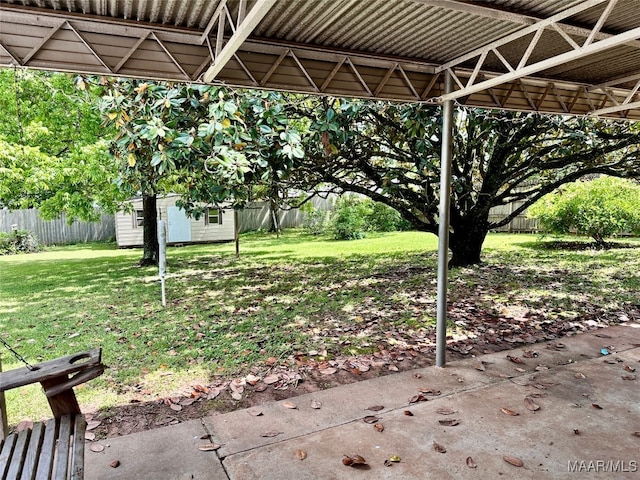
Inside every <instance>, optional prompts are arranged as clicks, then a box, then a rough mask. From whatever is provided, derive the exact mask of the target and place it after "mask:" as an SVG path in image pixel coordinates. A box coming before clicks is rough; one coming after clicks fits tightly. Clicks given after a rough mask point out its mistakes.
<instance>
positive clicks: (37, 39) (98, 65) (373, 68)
mask: <svg viewBox="0 0 640 480" xmlns="http://www.w3.org/2000/svg"><path fill="white" fill-rule="evenodd" d="M638 38H640V8H638V1H637V0H617V1H616V0H580V1H576V0H480V1H473V2H472V1H468V0H369V1H362V0H190V1H189V0H187V1H177V0H0V66H12V65H13V66H23V67H30V68H40V69H51V70H59V71H78V72H84V73H93V74H105V75H121V76H130V77H139V78H151V79H163V80H175V81H191V82H193V81H205V82H218V83H225V84H228V85H234V86H246V87H254V88H272V89H283V90H289V91H296V92H309V93H319V94H333V95H346V96H355V97H365V98H366V97H369V98H381V99H391V100H400V101H427V102H436V101H441V100H443V98H444V99H446V98H455V99H456V100H457V101H458V102H460V103H466V104H469V105H475V106H488V107H497V108H506V109H518V110H528V111H544V112H558V113H572V114H581V115H584V114H601V115H611V116H615V117H620V116H622V117H627V118H634V119H636V118H640V102H639V99H638V97H637V90H638V87H639V86H640V84H639V83H638V81H639V80H640V41H639V40H638ZM446 71H449V72H451V73H452V74H453V75H454V76H455V87H456V91H455V92H453V93H451V94H449V95H448V96H444V97H443V86H442V85H443V76H444V75H443V72H446Z"/></svg>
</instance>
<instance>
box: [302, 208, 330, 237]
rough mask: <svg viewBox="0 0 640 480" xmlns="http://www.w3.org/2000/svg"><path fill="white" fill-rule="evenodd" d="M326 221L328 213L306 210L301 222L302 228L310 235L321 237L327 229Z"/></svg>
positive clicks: (314, 209)
mask: <svg viewBox="0 0 640 480" xmlns="http://www.w3.org/2000/svg"><path fill="white" fill-rule="evenodd" d="M327 221H328V212H327V211H326V210H318V209H316V208H312V209H308V210H307V211H306V212H305V216H304V220H303V221H302V228H304V229H305V230H306V231H307V232H309V233H310V234H312V235H322V234H323V233H324V232H325V229H326V227H327Z"/></svg>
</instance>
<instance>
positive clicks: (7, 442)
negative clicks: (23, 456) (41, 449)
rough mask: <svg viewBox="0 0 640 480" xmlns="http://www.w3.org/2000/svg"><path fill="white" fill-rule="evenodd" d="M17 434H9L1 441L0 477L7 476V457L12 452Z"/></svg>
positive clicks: (9, 456)
mask: <svg viewBox="0 0 640 480" xmlns="http://www.w3.org/2000/svg"><path fill="white" fill-rule="evenodd" d="M17 439H18V437H17V435H9V436H8V437H7V438H5V439H4V442H2V450H0V479H2V480H4V479H5V478H7V472H8V471H9V459H10V458H11V454H13V449H14V447H15V446H16V440H17Z"/></svg>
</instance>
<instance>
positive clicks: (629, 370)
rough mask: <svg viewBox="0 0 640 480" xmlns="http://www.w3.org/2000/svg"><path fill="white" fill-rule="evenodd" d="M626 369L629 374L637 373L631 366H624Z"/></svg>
mask: <svg viewBox="0 0 640 480" xmlns="http://www.w3.org/2000/svg"><path fill="white" fill-rule="evenodd" d="M624 369H625V370H626V371H627V372H631V373H633V372H635V371H636V369H635V368H633V367H630V366H629V365H625V366H624Z"/></svg>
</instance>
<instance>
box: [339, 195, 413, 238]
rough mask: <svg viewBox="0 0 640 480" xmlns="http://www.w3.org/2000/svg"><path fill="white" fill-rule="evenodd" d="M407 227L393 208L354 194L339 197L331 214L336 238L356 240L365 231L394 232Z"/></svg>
mask: <svg viewBox="0 0 640 480" xmlns="http://www.w3.org/2000/svg"><path fill="white" fill-rule="evenodd" d="M408 227H409V224H408V222H406V221H405V220H403V219H402V217H401V216H400V214H399V213H398V212H397V211H396V210H394V209H393V208H391V207H389V206H388V205H385V204H383V203H380V202H374V201H373V200H371V199H369V198H359V197H357V196H355V195H344V196H342V197H340V199H339V200H338V202H337V203H336V208H335V210H334V212H333V214H332V216H331V230H332V233H333V237H334V238H335V239H336V240H356V239H359V238H364V237H365V233H366V232H367V231H375V232H395V231H398V230H407V229H408Z"/></svg>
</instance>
